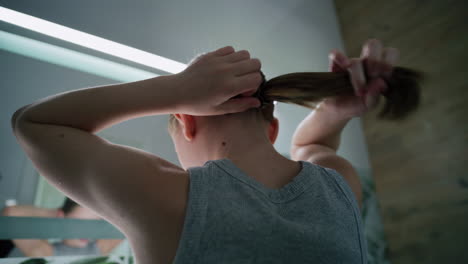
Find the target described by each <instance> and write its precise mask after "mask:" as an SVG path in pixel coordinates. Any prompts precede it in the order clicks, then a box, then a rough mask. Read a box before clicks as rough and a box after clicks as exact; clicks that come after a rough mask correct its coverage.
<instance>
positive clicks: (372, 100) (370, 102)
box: [365, 88, 380, 110]
mask: <svg viewBox="0 0 468 264" xmlns="http://www.w3.org/2000/svg"><path fill="white" fill-rule="evenodd" d="M379 99H380V93H379V92H378V91H376V90H375V88H373V89H372V90H369V92H368V93H367V94H366V96H365V104H366V107H367V110H372V109H374V108H375V107H376V106H377V104H378V103H379Z"/></svg>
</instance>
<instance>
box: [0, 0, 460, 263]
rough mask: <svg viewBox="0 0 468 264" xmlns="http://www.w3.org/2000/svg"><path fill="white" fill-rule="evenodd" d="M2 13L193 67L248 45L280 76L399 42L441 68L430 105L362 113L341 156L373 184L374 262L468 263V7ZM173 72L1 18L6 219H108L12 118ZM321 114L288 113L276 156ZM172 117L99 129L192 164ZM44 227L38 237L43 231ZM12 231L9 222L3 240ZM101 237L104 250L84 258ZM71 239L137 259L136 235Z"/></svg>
mask: <svg viewBox="0 0 468 264" xmlns="http://www.w3.org/2000/svg"><path fill="white" fill-rule="evenodd" d="M0 7H4V8H7V9H10V10H14V11H18V12H21V13H24V14H28V15H31V16H34V17H37V18H41V19H44V20H47V21H50V22H53V23H56V24H59V25H63V26H66V27H69V28H72V29H75V30H78V31H82V32H86V33H88V34H92V35H94V36H98V37H101V38H105V39H108V40H111V41H114V42H117V43H120V44H123V45H126V46H129V47H133V48H136V49H139V50H143V51H146V52H149V53H152V54H156V55H159V56H163V57H165V58H168V59H171V60H174V61H177V62H180V63H183V64H187V63H188V62H189V61H190V60H191V59H192V58H193V57H195V56H196V55H198V54H199V53H202V52H209V51H213V50H215V49H218V48H220V47H223V46H227V45H231V46H233V47H234V48H235V49H236V50H242V49H246V50H248V51H249V52H250V54H251V57H255V58H259V59H260V60H261V62H262V71H263V72H264V73H265V75H266V78H267V79H271V78H274V77H276V76H278V75H282V74H286V73H291V72H301V71H315V72H324V71H328V53H329V52H330V51H331V50H332V49H335V48H336V49H339V50H341V51H343V52H344V53H345V54H347V55H348V56H349V57H358V56H360V52H361V49H362V45H363V44H364V42H365V41H366V40H368V39H369V38H377V39H379V40H381V41H382V43H383V45H384V46H391V47H395V48H398V49H399V50H400V54H401V57H400V62H399V64H398V65H399V66H405V67H409V68H414V69H419V70H421V71H423V72H425V73H427V76H428V81H426V83H425V84H424V86H423V87H422V101H421V106H420V108H419V110H418V111H417V112H416V113H414V114H413V115H411V116H409V117H408V118H407V119H406V120H404V121H402V122H398V123H392V122H387V121H379V120H377V119H376V118H375V114H376V113H378V110H375V111H374V112H372V113H369V114H367V115H366V116H364V117H362V118H354V119H353V120H351V121H350V122H349V123H348V125H347V126H346V128H345V129H344V131H343V133H342V136H341V145H340V148H339V150H338V154H339V155H341V156H343V157H345V158H346V159H348V160H349V161H350V162H351V163H352V164H353V166H354V167H355V168H356V170H357V171H358V173H359V176H360V178H361V181H362V185H363V192H364V197H363V199H364V201H363V209H362V216H363V219H364V224H365V234H366V238H367V241H368V250H369V253H368V258H369V263H422V262H424V263H447V262H448V263H468V253H467V252H466V244H467V243H468V224H467V223H468V221H467V220H468V173H467V168H468V165H467V164H468V153H467V152H468V151H467V149H468V122H467V118H466V116H468V106H466V105H465V104H463V103H464V102H465V101H466V100H467V99H468V81H466V79H465V78H464V77H465V76H464V75H466V73H467V70H468V67H467V66H466V65H465V64H466V61H467V59H468V53H467V52H466V51H465V50H464V49H465V48H466V47H467V46H468V35H467V34H466V33H463V32H465V31H466V27H467V26H468V22H466V19H465V18H466V14H468V12H467V11H468V7H467V3H466V1H463V0H458V1H436V0H433V1H416V0H408V1H391V2H390V1H381V0H379V1H370V0H355V1H345V0H335V1H332V0H290V1H279V0H277V1H267V0H255V1H248V0H241V1H228V0H222V1H215V0H202V1H181V0H175V1H174V0H171V1H160V0H138V1H124V0H101V1H91V0H83V1H59V0H44V1H40V2H39V1H26V0H14V1H13V0H10V1H5V0H0ZM0 14H1V13H0ZM167 74H170V73H168V72H165V71H164V70H161V69H156V68H154V67H150V66H145V65H142V64H139V63H137V62H133V61H130V60H126V59H122V58H118V57H115V56H111V55H108V54H105V53H102V52H99V51H95V50H92V49H89V48H86V47H82V46H78V45H75V44H71V43H69V42H66V41H63V40H61V39H57V38H53V37H50V36H46V35H44V34H40V33H37V32H34V31H31V30H29V29H26V28H22V27H19V26H16V25H14V24H12V23H7V22H5V21H4V20H3V19H2V15H0V76H1V78H0V87H1V91H2V96H0V109H1V111H0V149H1V152H0V210H2V213H3V219H5V218H7V217H8V216H15V215H16V216H20V215H22V216H32V217H57V218H63V217H66V218H75V219H96V220H98V218H96V217H95V216H94V215H93V213H92V212H90V211H86V208H81V207H80V206H79V205H78V206H71V205H69V206H68V207H66V206H65V205H66V202H67V199H66V198H67V197H65V196H64V195H63V194H62V193H61V192H60V191H58V190H57V189H55V188H54V187H53V186H51V185H50V184H49V183H48V182H47V181H46V180H45V179H44V178H43V177H42V176H41V175H39V174H38V172H37V171H36V170H35V168H34V166H33V165H32V163H31V161H30V160H29V159H28V157H27V156H26V155H25V153H24V152H23V150H22V149H21V148H20V146H19V145H18V143H17V141H16V139H15V137H14V135H13V133H12V130H11V125H10V119H11V117H12V115H13V113H14V112H15V111H16V110H17V109H18V108H20V107H22V106H24V105H26V104H30V103H32V102H34V101H36V100H38V99H41V98H44V97H47V96H50V95H53V94H57V93H61V92H65V91H70V90H74V89H79V88H84V87H93V86H100V85H107V84H113V83H119V82H128V81H135V80H139V79H145V78H150V77H151V76H157V75H167ZM84 107H85V106H84ZM309 112H310V110H308V109H306V108H303V107H300V106H295V105H287V104H282V103H278V104H277V105H276V109H275V116H276V117H278V119H279V121H280V130H279V135H278V139H277V141H276V143H275V148H276V149H277V150H278V151H279V152H280V153H281V154H283V155H284V156H286V157H288V156H289V153H288V152H289V146H290V143H291V137H292V135H293V132H294V130H295V128H296V127H297V125H298V124H299V122H300V121H301V120H302V119H303V118H304V117H305V116H306V115H307V114H308V113H309ZM167 118H168V116H150V117H142V118H137V119H133V120H129V121H126V122H123V123H120V124H117V125H115V126H113V127H110V128H107V129H105V130H103V131H100V132H99V133H98V135H99V136H101V137H103V138H106V139H107V140H109V141H111V142H113V143H116V144H123V145H128V146H132V147H136V148H140V149H143V150H145V151H148V152H151V153H154V154H155V155H158V156H160V157H162V158H164V159H166V160H168V161H170V162H172V163H174V164H178V165H180V163H179V162H178V160H177V156H176V153H175V151H174V147H173V144H172V141H171V139H170V136H169V134H168V133H167V131H166V127H167ZM70 203H71V202H69V204H70ZM12 208H16V209H17V210H16V211H15V210H13V209H12ZM65 208H69V209H65ZM70 208H71V209H70ZM64 209H65V211H64ZM74 209H77V210H74ZM66 210H69V211H66ZM34 223H35V222H31V224H30V226H31V230H32V231H31V232H33V231H34V230H36V229H37V226H36V225H35V224H34ZM49 223H50V224H51V225H52V222H49ZM51 225H50V226H51ZM81 226H83V225H81ZM10 227H11V226H10ZM97 227H98V226H92V227H90V228H97ZM12 228H13V229H14V226H13V227H12ZM10 229H11V228H10ZM6 231H7V228H6V226H5V225H1V224H0V235H1V234H2V232H3V233H5V234H6ZM79 231H82V232H84V231H83V230H79ZM50 232H53V230H52V229H51V230H50ZM70 232H71V233H73V232H72V231H70ZM61 233H62V234H65V233H67V232H65V230H61ZM71 233H70V234H71ZM54 234H55V233H54ZM70 236H72V235H70ZM8 238H9V239H8ZM8 238H5V237H0V239H2V240H1V249H0V256H2V257H3V258H7V257H12V256H9V255H10V254H12V252H14V251H15V252H18V250H19V252H21V249H19V248H18V246H17V245H15V243H14V241H13V238H14V237H8ZM68 238H71V237H68ZM113 238H116V237H113ZM65 240H67V237H65V235H64V236H62V237H57V236H55V235H53V236H52V237H50V238H48V239H47V240H43V241H47V242H48V243H50V244H52V243H60V241H65ZM104 240H105V241H107V242H100V241H104ZM95 242H96V245H97V246H96V247H97V249H99V250H98V251H93V250H91V249H90V250H86V251H84V250H82V249H83V248H91V247H90V243H95ZM65 244H67V245H68V246H69V247H75V248H80V250H78V249H77V250H76V251H70V252H68V254H69V255H70V256H75V255H108V254H114V255H117V256H131V255H132V252H131V249H130V248H129V246H128V243H127V241H126V239H123V238H121V239H113V240H111V239H90V241H81V242H79V241H70V240H68V242H66V243H65ZM22 253H23V255H24V257H27V256H32V255H28V254H24V253H25V252H22ZM51 256H53V254H52V255H51ZM15 257H19V255H15ZM1 261H7V260H6V259H4V260H0V263H3V262H1ZM5 263H6V262H5ZM12 263H16V262H12Z"/></svg>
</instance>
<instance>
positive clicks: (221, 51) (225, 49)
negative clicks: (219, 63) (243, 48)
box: [213, 46, 234, 56]
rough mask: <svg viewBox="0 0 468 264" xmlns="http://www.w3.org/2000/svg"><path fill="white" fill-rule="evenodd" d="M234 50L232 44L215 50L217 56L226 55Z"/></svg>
mask: <svg viewBox="0 0 468 264" xmlns="http://www.w3.org/2000/svg"><path fill="white" fill-rule="evenodd" d="M233 52H234V48H233V47H232V46H226V47H223V48H220V49H217V50H215V51H214V52H213V54H214V55H216V56H225V55H228V54H231V53H233Z"/></svg>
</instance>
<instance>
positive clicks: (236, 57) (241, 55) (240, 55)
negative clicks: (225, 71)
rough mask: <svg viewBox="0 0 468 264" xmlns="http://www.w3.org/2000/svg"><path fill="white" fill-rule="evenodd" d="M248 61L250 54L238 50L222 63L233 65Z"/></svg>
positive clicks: (226, 57)
mask: <svg viewBox="0 0 468 264" xmlns="http://www.w3.org/2000/svg"><path fill="white" fill-rule="evenodd" d="M248 59H250V53H249V52H248V51H246V50H240V51H237V52H234V53H231V54H229V55H227V56H225V57H224V61H226V62H229V63H235V62H239V61H242V60H248Z"/></svg>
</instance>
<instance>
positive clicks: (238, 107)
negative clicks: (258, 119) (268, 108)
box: [219, 97, 261, 114]
mask: <svg viewBox="0 0 468 264" xmlns="http://www.w3.org/2000/svg"><path fill="white" fill-rule="evenodd" d="M260 105H261V103H260V100H259V99H258V98H256V97H238V98H232V99H229V100H228V101H226V102H224V103H223V104H222V105H220V106H219V109H220V111H221V112H222V113H223V114H228V113H238V112H244V111H246V110H248V109H250V108H257V107H260Z"/></svg>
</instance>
